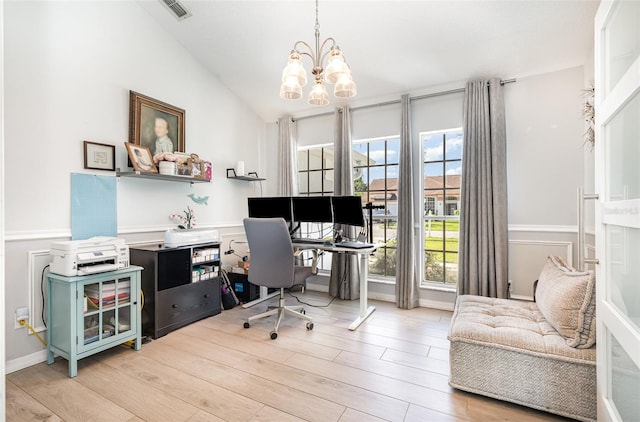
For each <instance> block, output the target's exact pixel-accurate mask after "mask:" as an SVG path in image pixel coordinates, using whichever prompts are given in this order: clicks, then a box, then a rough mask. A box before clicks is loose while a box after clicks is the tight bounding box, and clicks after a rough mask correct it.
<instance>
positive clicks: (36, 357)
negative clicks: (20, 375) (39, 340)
mask: <svg viewBox="0 0 640 422" xmlns="http://www.w3.org/2000/svg"><path fill="white" fill-rule="evenodd" d="M46 361H47V351H46V350H40V351H37V352H34V353H31V354H30V355H26V356H22V357H19V358H16V359H11V360H8V361H7V362H6V363H5V366H4V373H5V374H10V373H12V372H16V371H19V370H21V369H24V368H28V367H30V366H33V365H37V364H39V363H42V362H46Z"/></svg>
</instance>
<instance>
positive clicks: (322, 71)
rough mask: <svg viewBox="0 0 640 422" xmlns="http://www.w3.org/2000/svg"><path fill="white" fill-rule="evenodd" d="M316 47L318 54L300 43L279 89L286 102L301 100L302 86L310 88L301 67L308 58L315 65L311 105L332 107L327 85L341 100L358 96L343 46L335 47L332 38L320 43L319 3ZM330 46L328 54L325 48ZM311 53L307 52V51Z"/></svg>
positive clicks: (296, 44)
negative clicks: (302, 47)
mask: <svg viewBox="0 0 640 422" xmlns="http://www.w3.org/2000/svg"><path fill="white" fill-rule="evenodd" d="M315 38H316V48H315V51H314V50H313V48H311V46H310V45H309V44H307V43H306V42H304V41H297V42H296V43H295V44H294V46H293V50H291V54H289V63H288V64H287V65H286V66H285V68H284V70H283V71H282V85H281V86H280V97H281V98H284V99H286V100H297V99H299V98H300V97H302V87H303V86H305V85H307V72H306V71H305V70H304V67H303V66H302V56H303V55H305V56H309V57H310V58H311V62H312V64H313V69H312V70H311V73H312V74H313V75H314V79H315V80H314V83H313V88H311V92H309V104H311V105H317V106H325V105H327V104H329V94H327V89H326V87H325V82H327V83H330V84H335V86H334V89H333V95H335V96H336V97H341V98H351V97H354V96H355V95H356V94H357V90H356V84H355V82H353V79H352V78H351V69H350V68H349V65H348V64H347V63H346V62H345V61H344V56H343V55H342V51H340V47H338V46H337V45H336V42H335V40H334V39H333V38H327V39H326V40H324V41H323V42H322V45H321V44H320V23H319V22H318V0H316V26H315ZM328 45H330V48H329V50H328V51H327V52H324V50H325V47H327V46H328ZM299 46H304V47H305V48H306V50H303V51H300V50H299ZM307 50H308V51H307ZM327 56H329V59H328V60H327V67H326V68H323V66H322V63H323V62H324V61H325V58H327Z"/></svg>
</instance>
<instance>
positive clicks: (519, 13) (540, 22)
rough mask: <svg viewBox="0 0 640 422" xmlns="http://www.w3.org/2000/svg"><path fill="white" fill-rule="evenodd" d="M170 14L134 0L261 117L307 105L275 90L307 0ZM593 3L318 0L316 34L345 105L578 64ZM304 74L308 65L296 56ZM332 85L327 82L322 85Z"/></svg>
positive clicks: (307, 23) (306, 33) (209, 5)
mask: <svg viewBox="0 0 640 422" xmlns="http://www.w3.org/2000/svg"><path fill="white" fill-rule="evenodd" d="M182 3H183V4H184V5H185V6H186V7H187V8H188V9H189V10H190V11H191V13H192V14H193V16H192V17H189V18H187V19H185V20H183V21H178V20H176V19H175V17H173V15H171V14H170V13H169V11H168V10H167V9H166V8H165V7H164V6H163V5H162V4H161V3H160V1H158V0H146V1H140V4H141V6H142V7H143V8H144V9H145V10H146V11H147V12H148V13H149V14H150V15H151V16H152V17H153V18H154V19H156V20H157V21H158V23H159V24H160V25H161V26H162V27H163V28H165V29H166V30H167V31H168V32H169V33H171V34H172V35H173V36H174V37H175V38H176V39H177V40H178V41H179V42H180V43H181V44H182V45H183V46H184V47H185V48H186V49H187V50H188V51H189V52H190V53H191V54H192V55H193V56H195V57H196V58H197V59H198V60H200V61H201V62H202V63H203V65H204V66H205V67H206V68H208V69H209V70H210V71H211V73H212V74H214V75H216V76H217V77H218V78H219V79H220V80H221V81H222V83H223V84H225V85H226V86H227V87H228V88H229V89H230V90H231V91H233V92H234V93H235V94H236V95H238V96H239V97H240V98H242V99H243V100H244V101H246V103H247V104H249V106H250V107H251V108H252V109H253V110H255V112H256V113H258V114H259V115H260V116H261V117H262V118H263V119H264V120H265V121H272V120H275V119H276V118H277V117H279V116H281V115H283V114H285V113H290V114H293V115H297V116H300V115H305V114H313V113H319V112H323V111H329V110H331V107H334V106H335V105H336V104H341V102H340V101H338V100H337V99H336V98H334V97H333V95H331V94H330V99H331V104H330V105H329V106H327V107H324V108H315V107H312V106H310V105H308V104H307V102H306V95H307V93H308V91H309V89H310V85H311V84H309V85H307V87H306V88H304V94H303V95H304V97H303V98H304V99H301V100H297V101H285V100H282V99H280V97H279V94H278V92H279V88H280V78H281V74H282V69H283V67H284V66H285V64H286V62H287V58H288V54H289V52H290V50H291V49H292V48H293V44H294V43H295V42H296V41H298V40H302V41H306V42H308V43H313V41H314V38H313V37H314V23H315V16H314V13H315V5H314V1H313V0H289V1H271V0H243V1H238V0H236V1H231V0H208V1H205V0H199V1H194V0H182ZM598 4H599V1H592V0H554V1H550V0H549V1H543V0H528V1H524V0H522V1H521V0H502V1H488V0H472V1H454V0H448V1H445V0H441V1H426V0H425V1H415V0H414V1H400V0H397V1H364V0H360V1H344V0H321V1H320V6H319V8H320V16H319V18H320V36H321V41H322V39H324V38H326V37H333V38H334V39H335V40H336V42H337V44H338V45H339V46H340V47H341V49H342V51H343V52H344V54H345V57H346V60H347V63H349V65H350V66H351V69H352V71H353V77H354V80H355V82H356V84H357V86H358V96H356V97H355V98H352V99H351V100H350V104H351V105H356V106H357V105H358V104H367V103H372V102H374V101H379V100H383V99H389V98H397V97H398V95H399V94H401V93H405V92H409V93H412V94H415V93H420V92H429V91H430V90H433V89H435V87H442V86H445V85H447V84H448V85H452V84H453V85H455V86H456V87H461V86H463V85H464V81H466V80H468V79H470V78H475V77H493V76H498V77H502V78H512V77H522V76H526V75H532V74H538V73H544V72H548V71H553V70H559V69H564V68H568V67H572V66H579V65H582V64H584V63H585V62H586V61H587V60H590V56H591V54H592V50H593V19H594V16H595V13H596V10H597V7H598ZM303 63H304V65H305V68H306V69H307V74H308V76H309V79H310V81H311V80H312V79H311V75H310V69H311V64H310V61H309V60H308V58H306V57H303ZM330 92H331V90H330Z"/></svg>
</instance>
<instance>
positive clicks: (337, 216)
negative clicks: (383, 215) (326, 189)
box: [331, 196, 364, 227]
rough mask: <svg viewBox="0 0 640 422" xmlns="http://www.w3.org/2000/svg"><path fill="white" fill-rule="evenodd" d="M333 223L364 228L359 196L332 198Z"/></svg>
mask: <svg viewBox="0 0 640 422" xmlns="http://www.w3.org/2000/svg"><path fill="white" fill-rule="evenodd" d="M331 206H332V208H333V222H334V223H335V224H347V225H349V226H358V227H364V215H363V214H362V199H361V198H360V197H359V196H332V197H331Z"/></svg>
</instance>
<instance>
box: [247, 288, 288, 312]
mask: <svg viewBox="0 0 640 422" xmlns="http://www.w3.org/2000/svg"><path fill="white" fill-rule="evenodd" d="M279 296H280V290H276V291H275V292H273V293H270V294H267V288H266V287H260V297H259V298H258V299H256V300H252V301H251V302H247V303H245V304H244V305H242V307H243V308H244V309H247V308H250V307H252V306H254V305H257V304H258V303H262V302H264V301H265V300H269V299H271V298H274V297H279Z"/></svg>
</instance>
